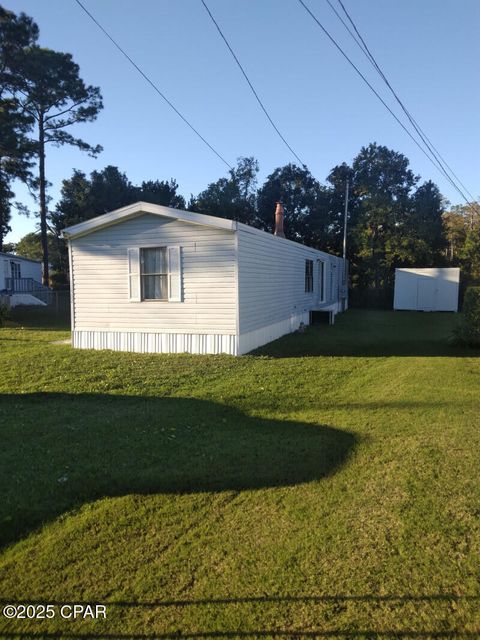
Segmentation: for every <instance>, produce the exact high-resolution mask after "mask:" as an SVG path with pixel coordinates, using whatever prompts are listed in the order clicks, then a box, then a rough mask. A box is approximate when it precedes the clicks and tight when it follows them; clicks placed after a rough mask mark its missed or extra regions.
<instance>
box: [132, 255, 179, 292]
mask: <svg viewBox="0 0 480 640" xmlns="http://www.w3.org/2000/svg"><path fill="white" fill-rule="evenodd" d="M128 284H129V299H130V301H131V302H141V301H142V300H164V301H167V300H168V301H170V302H181V299H182V294H181V289H182V274H181V259H180V247H176V246H165V247H134V248H131V249H128Z"/></svg>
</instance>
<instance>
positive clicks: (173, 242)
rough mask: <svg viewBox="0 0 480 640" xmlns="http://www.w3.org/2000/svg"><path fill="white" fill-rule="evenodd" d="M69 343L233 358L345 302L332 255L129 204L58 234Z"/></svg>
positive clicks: (221, 222) (340, 265)
mask: <svg viewBox="0 0 480 640" xmlns="http://www.w3.org/2000/svg"><path fill="white" fill-rule="evenodd" d="M64 235H65V237H66V238H67V239H68V241H69V251H70V277H71V291H72V334H73V346H74V347H78V348H87V349H115V350H122V351H137V352H160V353H183V352H189V353H229V354H232V355H240V354H244V353H247V352H249V351H251V350H252V349H255V348H256V347H258V346H261V345H263V344H265V343H267V342H270V341H272V340H275V339H276V338H279V337H280V336H282V335H284V334H286V333H290V332H292V331H295V330H296V329H298V327H299V326H300V324H301V323H304V324H308V323H309V322H310V312H311V311H312V310H331V311H332V312H333V313H336V312H337V311H340V310H341V308H342V307H345V306H346V291H347V287H346V272H345V263H344V261H343V260H342V259H341V258H337V257H335V256H332V255H329V254H327V253H324V252H322V251H317V250H315V249H311V248H309V247H306V246H304V245H302V244H299V243H297V242H292V241H291V240H286V239H285V238H282V237H279V236H275V235H272V234H269V233H266V232H265V231H260V230H258V229H255V228H253V227H250V226H248V225H245V224H242V223H239V222H234V221H232V220H226V219H223V218H216V217H213V216H206V215H202V214H198V213H191V212H188V211H180V210H177V209H171V208H169V207H162V206H158V205H152V204H147V203H144V202H138V203H136V204H133V205H130V206H128V207H124V208H122V209H118V210H117V211H113V212H111V213H107V214H104V215H102V216H98V217H97V218H93V219H91V220H87V221H85V222H82V223H80V224H78V225H75V226H73V227H69V228H68V229H65V231H64Z"/></svg>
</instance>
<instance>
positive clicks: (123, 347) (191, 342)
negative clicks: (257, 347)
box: [72, 331, 237, 356]
mask: <svg viewBox="0 0 480 640" xmlns="http://www.w3.org/2000/svg"><path fill="white" fill-rule="evenodd" d="M72 344H73V346H74V347H75V348H76V349H111V350H112V351H134V352H136V353H213V354H215V353H228V354H230V355H232V356H235V355H237V336H235V335H217V334H194V333H143V332H140V331H137V332H132V331H73V332H72Z"/></svg>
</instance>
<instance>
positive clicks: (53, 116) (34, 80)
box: [12, 45, 103, 284]
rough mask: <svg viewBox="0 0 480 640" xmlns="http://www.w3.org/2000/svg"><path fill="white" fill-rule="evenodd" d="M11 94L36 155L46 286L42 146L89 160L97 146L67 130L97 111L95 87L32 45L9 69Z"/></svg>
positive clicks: (63, 57)
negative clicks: (26, 118) (25, 117)
mask: <svg viewBox="0 0 480 640" xmlns="http://www.w3.org/2000/svg"><path fill="white" fill-rule="evenodd" d="M13 72H14V74H15V85H14V86H13V87H12V89H13V90H14V95H15V97H16V99H17V100H18V102H19V104H20V106H21V108H22V109H23V110H24V111H25V112H26V113H27V114H29V115H30V116H31V117H32V118H33V119H34V121H35V127H36V153H37V155H38V163H39V173H38V193H39V205H40V233H41V238H42V251H43V258H42V260H43V276H42V277H43V282H44V283H45V284H48V281H49V273H48V272H49V260H48V242H47V229H48V213H47V196H46V187H47V180H46V174H45V155H46V146H47V145H48V144H53V145H55V146H62V145H71V146H75V147H77V148H78V149H80V150H82V151H86V152H87V153H88V154H89V155H91V156H96V155H97V154H98V153H99V152H100V151H101V147H100V146H98V145H97V146H92V145H90V144H88V143H87V142H85V141H84V140H82V139H81V138H76V137H74V136H73V135H72V134H71V133H70V132H69V131H67V129H68V128H69V127H71V126H72V125H74V124H78V123H84V122H92V121H93V120H95V119H96V117H97V115H98V113H99V112H100V110H101V109H102V108H103V104H102V97H101V94H100V89H99V88H98V87H93V86H87V85H85V83H84V82H83V80H82V79H81V78H80V76H79V67H78V65H77V64H75V62H74V61H73V59H72V56H71V55H70V54H68V53H60V52H57V51H52V50H51V49H45V48H41V47H39V46H38V45H32V46H30V47H28V48H27V49H26V50H25V51H23V52H22V55H21V56H19V59H18V60H17V62H16V64H15V66H14V67H13Z"/></svg>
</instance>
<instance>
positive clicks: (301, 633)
mask: <svg viewBox="0 0 480 640" xmlns="http://www.w3.org/2000/svg"><path fill="white" fill-rule="evenodd" d="M479 600H480V596H478V595H471V596H469V595H465V596H459V595H457V594H448V593H446V594H431V595H425V596H422V595H413V594H412V595H410V594H405V595H375V594H368V595H342V594H338V595H333V594H332V595H323V596H309V595H305V596H283V597H282V596H280V597H275V596H274V597H269V596H263V597H252V598H248V597H247V598H231V599H208V600H173V601H158V602H108V603H104V604H105V605H106V606H107V608H110V607H112V608H116V607H118V608H127V609H130V608H131V609H133V610H135V609H141V608H149V609H158V610H160V611H161V609H162V608H165V607H179V608H182V607H186V606H191V607H198V606H207V607H211V606H212V605H214V606H218V605H238V604H251V603H253V604H260V605H268V604H274V605H281V604H285V605H289V604H296V603H300V604H311V605H315V604H327V605H330V604H331V605H332V606H336V605H338V604H341V603H345V602H352V601H353V602H357V603H358V604H359V605H363V606H366V605H368V604H372V605H374V606H379V605H383V606H388V605H389V604H391V605H392V607H395V610H396V611H397V613H398V607H399V606H402V605H404V604H410V603H414V604H416V605H417V606H420V605H421V604H426V605H432V604H437V603H439V604H440V605H446V606H451V605H452V603H460V602H462V601H463V602H469V603H472V604H474V605H476V604H477V603H478V601H479ZM5 604H14V605H16V606H18V605H21V604H24V605H27V604H33V605H39V604H45V605H46V604H51V605H52V604H53V605H54V606H56V607H61V606H62V605H73V604H92V603H91V602H76V603H73V602H66V601H51V600H50V601H48V602H43V601H35V600H34V601H28V602H23V601H14V602H12V601H7V600H0V606H3V605H5ZM2 637H7V638H14V637H17V638H39V637H41V638H58V637H59V632H58V631H57V632H52V633H48V632H47V633H45V632H41V631H33V632H32V631H25V632H21V631H20V632H19V631H15V632H14V631H12V632H11V633H8V632H7V633H4V634H3V635H2ZM61 637H62V638H72V639H74V638H75V639H80V638H95V639H97V640H102V639H103V640H109V639H110V638H112V639H113V638H117V639H118V640H127V639H128V638H130V639H131V640H137V639H138V640H141V639H147V638H159V639H160V638H162V639H164V638H181V639H183V640H186V639H187V638H257V637H261V638H263V637H265V638H345V639H346V638H389V639H390V638H391V639H393V638H426V639H427V638H451V639H452V640H453V639H454V638H478V637H479V631H464V630H461V629H458V630H456V629H451V628H450V629H443V630H439V629H435V628H432V629H428V630H421V629H415V630H414V629H398V628H397V629H388V628H384V629H371V628H366V629H362V628H360V629H358V628H350V629H349V628H343V629H326V630H322V629H311V628H309V629H305V630H302V629H297V630H292V629H289V630H282V629H281V628H271V629H258V628H257V629H253V630H242V629H238V628H237V629H232V630H211V631H207V630H204V631H190V632H189V631H181V630H180V629H179V628H178V625H177V626H176V629H175V631H172V632H161V633H154V634H153V633H152V634H150V633H133V634H129V633H109V632H104V633H102V632H100V631H99V632H96V633H95V632H93V633H92V632H86V633H70V632H67V633H62V634H61Z"/></svg>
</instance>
